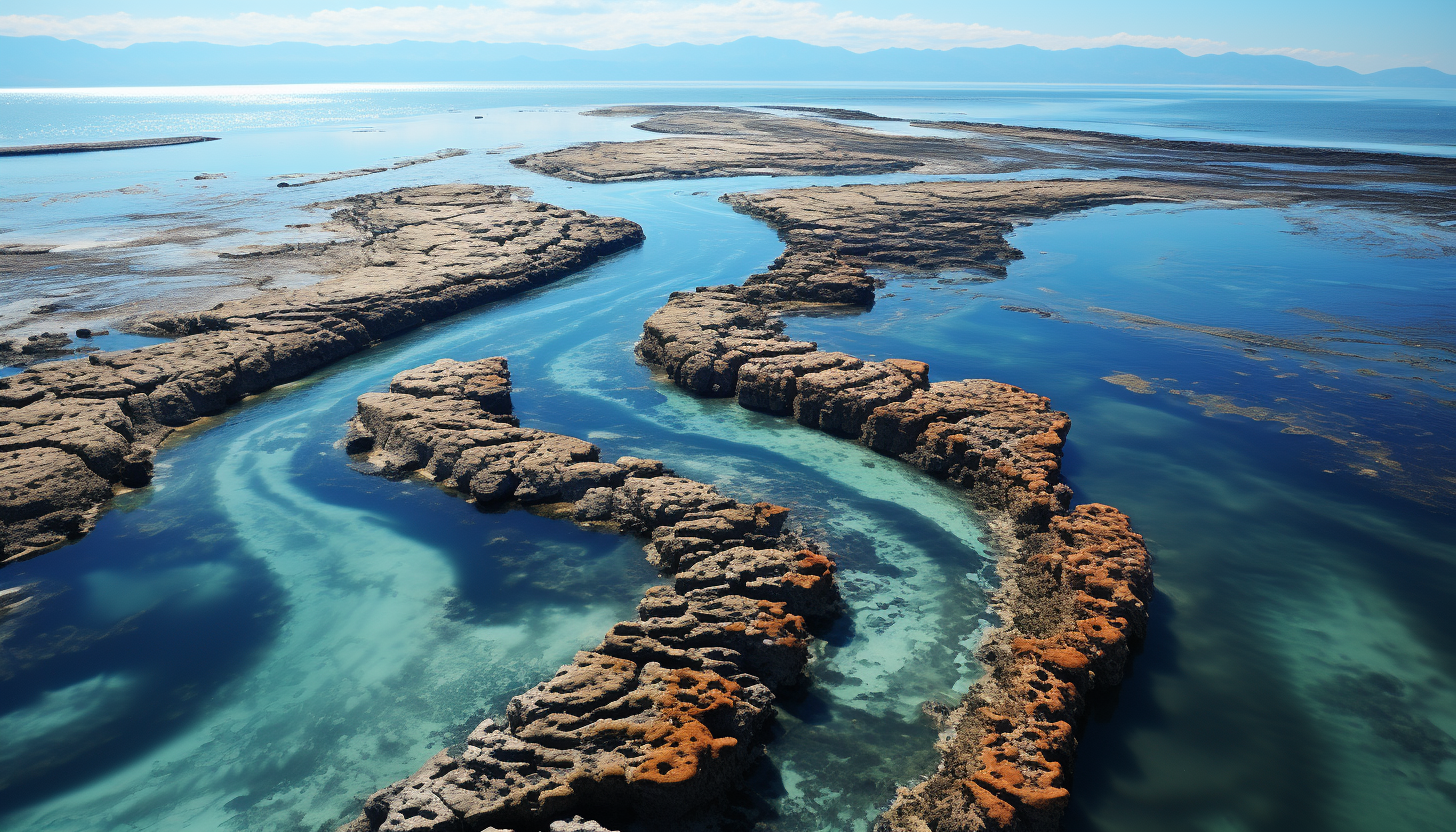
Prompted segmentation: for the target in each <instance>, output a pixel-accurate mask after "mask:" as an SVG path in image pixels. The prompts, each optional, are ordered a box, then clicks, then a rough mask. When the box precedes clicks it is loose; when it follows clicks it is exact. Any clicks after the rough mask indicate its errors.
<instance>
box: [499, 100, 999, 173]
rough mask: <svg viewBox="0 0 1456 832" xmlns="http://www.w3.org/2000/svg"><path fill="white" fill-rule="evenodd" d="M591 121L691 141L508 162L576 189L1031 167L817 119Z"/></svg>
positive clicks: (688, 111)
mask: <svg viewBox="0 0 1456 832" xmlns="http://www.w3.org/2000/svg"><path fill="white" fill-rule="evenodd" d="M588 115H605V116H624V115H633V116H635V115H649V116H652V118H649V119H648V120H647V121H644V122H642V123H640V124H637V125H635V126H636V127H638V128H639V129H642V130H648V131H651V132H654V133H673V134H688V135H680V136H674V137H673V138H666V139H649V140H647V141H640V142H588V143H585V144H579V145H573V146H571V147H567V148H563V149H561V150H553V151H550V152H547V153H536V154H533V155H530V156H523V157H521V158H519V159H512V160H511V162H512V163H513V164H516V165H519V166H521V167H524V168H527V169H528V170H533V171H535V172H537V173H544V174H547V175H549V176H556V177H559V178H561V179H569V180H571V181H573V182H630V181H635V180H644V179H691V178H697V177H706V176H764V175H771V176H802V175H806V174H810V175H816V176H828V175H862V174H875V173H898V172H901V171H908V170H917V171H921V172H936V173H1005V172H1009V171H1014V170H1023V169H1025V168H1026V167H1027V165H1023V164H1015V163H1012V164H1007V163H1005V162H1003V161H1001V160H997V159H990V158H987V157H986V156H985V155H984V154H982V153H980V152H979V151H977V150H975V149H974V148H972V147H971V146H970V144H969V143H968V142H965V141H961V140H957V139H942V138H927V137H921V136H901V135H896V134H894V133H880V132H875V131H872V130H865V129H862V128H858V127H850V126H847V125H843V124H836V123H834V122H830V121H823V120H821V119H811V118H785V117H781V116H771V115H766V114H764V113H755V112H751V111H749V110H738V109H734V108H731V107H718V108H704V107H608V108H605V109H601V110H593V111H591V112H590V113H588Z"/></svg>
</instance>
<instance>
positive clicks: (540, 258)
mask: <svg viewBox="0 0 1456 832" xmlns="http://www.w3.org/2000/svg"><path fill="white" fill-rule="evenodd" d="M525 196H526V193H525V192H524V191H522V190H521V189H516V188H507V187H494V186H487V185H436V186H430V187H422V188H405V189H400V190H395V191H388V192H385V193H380V194H367V195H364V196H359V197H354V198H352V199H347V200H344V201H342V202H340V203H338V205H339V206H340V207H339V209H338V211H337V212H336V213H335V219H336V220H338V221H341V222H347V223H348V224H351V225H352V226H354V227H356V228H357V229H358V230H359V231H360V232H361V234H362V235H363V236H364V240H363V242H362V243H361V244H360V245H361V249H362V250H363V252H364V253H365V256H364V264H363V265H362V266H360V267H359V268H357V269H355V270H353V271H352V272H350V273H348V274H345V275H343V276H340V277H335V278H332V279H330V280H326V281H323V282H320V283H317V284H314V285H312V286H309V287H307V288H303V289H296V290H290V291H277V292H266V293H262V294H259V295H257V296H254V297H251V298H249V299H246V300H241V301H234V302H230V303H223V304H219V305H218V306H216V307H214V308H212V309H210V310H208V311H205V312H195V313H189V314H182V315H158V316H154V317H151V318H148V319H146V320H145V321H144V323H143V325H142V326H141V330H142V331H146V332H150V333H152V334H157V335H168V336H173V337H175V340H173V341H171V342H169V343H165V344H159V345H155V346H151V347H144V348H141V349H135V350H127V351H123V352H109V353H93V354H91V355H90V356H88V357H87V358H85V359H79V360H72V361H58V362H54V363H50V364H44V365H41V366H38V367H34V368H32V369H30V370H27V371H25V372H23V373H20V374H18V375H14V376H10V377H7V378H3V379H0V562H3V561H9V560H13V559H17V558H23V557H27V556H29V555H32V554H35V553H38V552H41V551H45V550H46V549H48V548H52V547H54V546H57V545H59V544H61V543H64V542H65V541H67V540H68V539H71V538H74V537H78V536H80V535H83V534H85V533H86V532H88V531H90V529H91V528H92V526H93V525H94V524H95V520H96V517H97V515H98V514H99V512H100V511H101V510H102V508H103V507H104V505H105V503H106V502H107V500H108V499H109V498H110V497H111V494H112V489H113V487H114V486H117V485H120V486H128V487H136V486H141V485H145V484H146V483H147V482H148V481H149V480H150V479H151V470H152V457H153V455H154V453H155V452H156V448H157V446H158V444H159V443H160V442H161V441H162V440H163V439H165V438H166V437H167V435H168V434H169V433H170V432H171V431H172V430H173V429H175V428H177V427H180V426H182V425H186V424H188V423H190V422H192V421H194V420H196V419H197V418H198V417H200V416H206V415H211V414H215V413H219V412H221V411H222V410H223V409H225V408H226V407H227V406H228V405H230V404H232V403H233V402H236V401H238V400H239V399H241V398H243V397H244V396H247V395H250V394H253V393H258V392H261V391H263V390H266V389H268V388H269V387H272V386H274V385H277V384H281V383H283V382H286V381H291V380H293V379H296V378H299V377H301V376H304V375H306V374H308V373H309V372H312V371H313V370H316V369H318V368H319V367H322V366H324V365H325V364H328V363H330V362H333V361H336V360H338V359H340V358H342V357H344V356H346V355H350V354H352V353H354V352H358V351H359V350H361V349H363V348H365V347H367V346H369V345H370V344H372V343H375V342H376V341H379V340H381V339H383V338H388V337H390V336H391V335H395V334H397V333H399V332H402V331H404V330H406V329H409V328H411V327H414V326H418V325H420V324H422V323H426V322H429V321H434V320H438V319H440V318H443V317H445V316H447V315H451V314H453V313H455V312H459V311H462V310H464V309H468V308H471V307H473V306H478V305H480V304H483V303H487V302H489V301H492V300H497V299H499V298H503V297H506V296H509V295H512V294H516V293H518V292H521V291H524V290H526V289H530V288H533V287H536V286H541V285H543V284H546V283H550V282H552V281H554V280H557V279H560V278H561V277H564V276H565V275H567V274H570V273H572V272H574V271H577V270H579V269H581V268H583V267H585V266H587V265H589V264H591V263H592V262H594V261H595V260H597V259H598V258H600V257H602V256H604V255H606V254H610V253H612V252H615V251H618V250H621V249H623V248H627V247H629V246H632V245H635V244H637V243H639V242H640V241H641V240H642V229H641V228H640V227H639V226H637V225H636V224H635V223H632V222H629V221H627V220H622V219H616V218H611V217H598V216H594V215H591V214H587V213H585V212H582V211H571V210H566V209H562V208H556V207H554V206H551V205H547V204H545V203H540V202H532V201H530V200H528V199H526V198H525Z"/></svg>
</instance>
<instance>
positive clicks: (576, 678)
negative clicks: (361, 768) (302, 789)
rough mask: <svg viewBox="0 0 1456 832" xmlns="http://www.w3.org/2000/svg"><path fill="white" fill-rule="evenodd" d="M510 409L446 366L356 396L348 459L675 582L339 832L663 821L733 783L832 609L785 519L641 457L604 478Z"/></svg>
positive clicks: (484, 369)
mask: <svg viewBox="0 0 1456 832" xmlns="http://www.w3.org/2000/svg"><path fill="white" fill-rule="evenodd" d="M510 412H511V404H510V373H509V371H508V370H507V366H506V359H504V358H486V359H482V360H480V361H473V362H457V361H451V360H449V359H445V360H441V361H437V362H435V363H434V364H430V365H427V366H425V367H421V368H418V369H416V370H411V371H407V372H405V373H401V374H399V375H398V376H396V377H395V378H394V380H393V381H392V382H391V384H390V392H388V393H367V394H365V395H363V396H360V397H359V413H358V416H356V417H355V419H354V421H353V422H352V423H351V426H350V432H349V435H348V437H347V439H346V443H347V446H348V450H350V451H351V452H354V453H368V454H369V457H368V459H369V463H368V464H370V465H372V466H374V467H375V469H376V470H377V471H379V472H380V473H384V474H387V475H394V476H400V475H404V474H408V473H411V472H415V473H417V474H419V475H422V476H424V477H427V478H429V479H432V480H434V481H436V482H438V483H440V484H442V485H445V486H448V487H451V488H455V489H458V490H459V491H460V492H461V493H462V494H464V495H469V497H470V498H472V499H473V500H474V501H475V502H476V503H477V504H478V505H482V506H485V505H492V504H496V503H500V502H502V501H506V500H515V501H517V502H519V503H524V504H550V506H551V509H552V513H554V514H557V515H558V516H564V517H571V518H574V519H576V520H578V521H580V522H589V523H594V524H603V523H605V524H610V525H613V526H615V527H616V528H618V529H620V530H623V531H628V532H632V533H635V534H638V535H641V536H643V537H646V538H648V539H649V541H650V542H649V543H648V544H647V546H646V547H645V549H646V552H647V557H648V560H649V561H651V562H652V563H653V564H655V565H656V566H658V567H660V568H661V569H663V570H664V571H666V572H670V573H674V578H673V582H672V584H671V585H668V586H659V587H654V588H652V589H650V590H648V592H647V595H646V597H645V598H644V599H643V600H642V603H641V605H640V606H639V607H638V616H639V617H638V619H637V620H635V621H623V622H621V623H619V624H617V625H616V626H614V627H613V628H612V629H611V631H609V632H608V633H607V636H606V638H605V639H603V641H602V643H601V644H600V645H598V646H597V647H596V648H594V649H592V650H588V651H583V652H580V653H577V654H576V658H575V659H574V660H573V661H572V663H571V664H569V665H566V666H564V667H562V668H561V670H559V671H557V673H556V675H555V676H554V677H553V678H552V679H550V680H548V681H546V682H543V683H542V684H540V685H537V686H536V687H535V688H532V689H531V690H529V691H527V692H526V693H523V694H521V695H520V696H517V697H516V698H515V699H513V700H511V703H510V706H509V707H508V708H507V710H506V718H505V721H504V722H503V723H497V722H495V721H493V720H486V721H485V722H482V723H481V724H480V725H479V726H478V727H477V728H476V729H475V730H474V731H473V732H471V734H470V737H469V738H468V739H467V740H466V742H465V745H464V746H463V747H462V748H459V749H450V750H446V751H442V752H440V753H439V754H437V755H435V756H434V757H432V758H431V759H430V761H429V762H427V763H426V764H425V766H424V767H423V768H421V769H420V770H419V771H418V772H417V773H415V774H414V775H413V776H411V777H409V778H406V779H405V780H402V781H400V782H398V783H395V784H394V785H392V786H389V787H388V788H385V789H383V790H382V791H380V792H378V793H376V794H375V795H373V796H372V797H370V798H369V799H368V800H367V801H366V803H365V806H364V810H363V812H362V813H361V814H360V816H359V817H358V818H357V819H355V820H354V821H353V822H352V823H350V824H347V825H346V826H344V827H343V828H342V830H341V832H375V830H390V832H394V830H451V831H452V832H457V830H483V829H515V830H522V832H524V830H538V829H545V828H547V826H548V824H549V826H550V828H551V829H552V830H557V829H558V828H560V829H562V830H571V829H577V830H601V829H602V827H601V826H600V825H599V823H608V824H612V825H616V824H618V823H624V822H630V821H632V820H634V819H640V820H646V821H650V822H653V823H656V824H661V823H664V822H670V821H672V820H673V819H674V818H677V817H679V816H681V815H683V814H684V813H686V812H688V811H690V810H692V809H694V808H697V807H701V806H703V805H705V804H708V803H711V802H712V801H714V800H716V799H718V798H720V797H722V796H723V795H724V794H725V793H726V792H727V791H728V790H729V789H730V788H732V787H733V786H735V785H736V784H738V783H739V781H740V780H741V779H742V777H743V774H744V773H745V771H746V770H747V768H748V766H749V764H750V763H751V762H752V761H753V760H754V759H755V758H756V757H757V755H758V753H759V751H760V749H761V746H762V742H763V739H764V737H763V733H764V732H763V729H764V728H765V727H766V726H767V724H768V722H769V720H770V719H771V718H772V715H773V710H772V704H773V701H774V691H775V690H777V689H778V688H780V687H782V686H784V685H789V684H793V683H794V682H796V681H798V680H799V679H800V678H802V676H803V674H804V667H805V664H806V663H807V661H808V655H809V654H808V648H807V640H808V638H809V634H808V631H807V629H806V626H805V620H806V619H814V618H824V617H827V616H830V615H832V614H834V613H835V611H836V610H837V609H838V595H837V592H836V589H835V586H834V564H833V562H832V561H831V560H830V559H829V558H828V556H827V555H826V554H825V553H823V552H822V551H820V550H819V548H818V547H817V546H816V545H815V544H813V543H811V542H806V541H804V540H802V539H800V538H799V537H798V536H797V535H795V534H794V533H792V532H789V531H785V529H784V521H785V520H786V514H787V509H784V508H782V507H779V506H774V505H770V504H768V503H756V504H754V505H751V506H750V505H743V504H741V503H738V502H736V501H734V500H731V499H728V498H726V497H724V496H722V495H721V494H719V493H718V492H717V491H716V490H715V489H714V488H712V487H711V486H708V485H704V484H702V483H699V482H695V481H693V480H688V479H683V478H681V477H677V476H674V475H673V474H672V472H670V471H668V470H666V469H664V468H663V466H662V463H661V462H657V461H654V460H644V459H637V458H632V457H624V458H622V459H619V460H617V461H616V462H615V463H606V462H602V461H601V460H600V451H599V450H598V449H597V447H596V446H595V445H591V444H589V443H587V442H584V441H582V440H580V439H574V438H572V437H569V436H562V435H560V434H554V433H547V432H545V431H539V430H533V429H531V428H523V427H520V425H519V423H518V421H517V420H516V419H515V418H514V417H513V416H511V415H510ZM582 816H585V817H586V818H589V819H590V820H587V821H583V820H582ZM603 832H604V830H603Z"/></svg>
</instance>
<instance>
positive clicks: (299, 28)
mask: <svg viewBox="0 0 1456 832" xmlns="http://www.w3.org/2000/svg"><path fill="white" fill-rule="evenodd" d="M0 34H5V35H50V36H52V37H57V38H63V39H76V40H82V41H86V42H89V43H95V44H99V45H102V46H126V45H128V44H132V43H144V42H150V41H184V40H196V41H206V42H209V43H221V44H232V45H239V46H241V45H251V44H263V43H277V42H279V41H306V42H309V43H319V44H325V45H344V44H365V43H389V42H392V41H397V40H423V41H445V42H449V41H459V40H478V41H489V42H496V43H504V42H514V41H518V42H533V43H550V44H561V45H566V46H576V47H581V48H584V49H612V48H616V47H621V46H632V45H635V44H642V43H647V44H655V45H659V46H660V45H666V44H669V43H680V42H688V43H723V42H726V41H729V40H733V39H736V38H739V37H743V36H745V35H766V36H772V37H779V38H788V39H793V40H801V41H804V42H805V43H812V44H817V45H820V46H842V47H845V48H847V49H851V50H854V51H860V52H862V51H867V50H870V49H880V48H884V47H892V46H900V47H911V48H918V49H926V48H928V49H948V48H951V47H956V46H1010V45H1013V44H1025V45H1029V46H1039V47H1041V48H1043V49H1072V48H1078V47H1100V46H1113V45H1130V46H1148V47H1168V48H1173V49H1178V50H1181V51H1183V52H1185V53H1187V54H1190V55H1204V54H1209V53H1221V52H1230V51H1238V52H1247V53H1250V54H1283V55H1290V56H1292V57H1296V58H1300V59H1302V60H1307V61H1313V62H1315V63H1322V64H1331V63H1337V62H1341V61H1345V60H1348V59H1349V58H1351V57H1352V56H1351V55H1350V54H1349V53H1339V52H1324V51H1320V50H1314V49H1302V48H1297V47H1288V48H1279V49H1235V48H1234V47H1232V46H1230V45H1229V44H1228V43H1224V42H1221V41H1214V40H1208V39H1204V38H1190V37H1164V36H1156V35H1134V34H1128V33H1126V32H1120V33H1118V34H1114V35H1102V36H1066V35H1049V34H1041V33H1037V32H1030V31H1022V30H1015V29H1001V28H996V27H991V26H982V25H980V24H977V23H955V22H945V21H937V20H927V19H925V18H921V17H915V16H913V15H909V14H904V15H900V16H898V17H894V18H877V17H868V16H864V15H859V14H854V13H852V12H841V13H838V14H831V13H828V12H826V11H825V10H824V8H823V7H822V6H821V5H820V4H818V3H813V2H790V1H789V0H733V1H732V2H703V3H699V4H696V5H683V4H681V3H669V2H663V0H498V2H497V3H496V4H494V5H489V6H468V7H465V8H457V7H450V6H433V7H427V6H403V7H395V8H386V7H381V6H373V7H370V8H365V9H355V8H345V9H332V10H324V11H316V12H313V13H311V14H309V15H306V16H301V17H300V16H291V15H271V14H259V13H244V14H239V15H235V16H233V17H227V18H208V17H166V18H146V17H134V16H132V15H130V14H126V13H124V12H121V13H116V14H104V15H87V16H83V17H70V18H67V17H60V16H55V15H0ZM1360 57H1362V58H1373V57H1374V56H1360Z"/></svg>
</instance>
